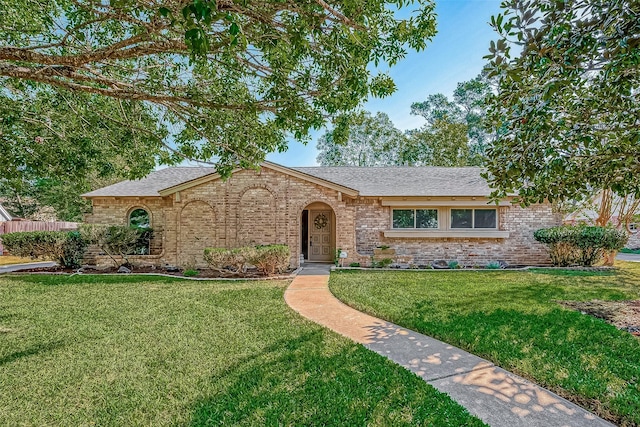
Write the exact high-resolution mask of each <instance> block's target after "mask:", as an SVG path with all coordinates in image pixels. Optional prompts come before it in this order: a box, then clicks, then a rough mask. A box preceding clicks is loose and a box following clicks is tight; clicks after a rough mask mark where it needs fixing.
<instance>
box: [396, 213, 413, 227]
mask: <svg viewBox="0 0 640 427" xmlns="http://www.w3.org/2000/svg"><path fill="white" fill-rule="evenodd" d="M413 212H414V211H413V209H394V210H393V228H413Z"/></svg>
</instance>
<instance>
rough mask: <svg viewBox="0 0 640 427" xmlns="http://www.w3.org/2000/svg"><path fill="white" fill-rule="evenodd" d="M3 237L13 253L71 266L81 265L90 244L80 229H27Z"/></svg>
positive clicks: (3, 241)
mask: <svg viewBox="0 0 640 427" xmlns="http://www.w3.org/2000/svg"><path fill="white" fill-rule="evenodd" d="M1 239H2V244H3V245H4V247H5V248H6V249H7V250H8V251H9V252H10V253H11V254H12V255H15V256H19V257H25V258H27V257H28V258H34V259H50V260H54V261H56V262H57V263H58V264H60V265H61V266H64V267H70V268H77V267H80V265H81V264H82V258H83V256H84V253H85V251H86V250H87V246H88V245H87V242H86V241H85V240H84V239H83V238H82V236H81V234H80V233H79V232H78V231H25V232H16V233H7V234H3V235H2V237H1Z"/></svg>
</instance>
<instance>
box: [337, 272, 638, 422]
mask: <svg viewBox="0 0 640 427" xmlns="http://www.w3.org/2000/svg"><path fill="white" fill-rule="evenodd" d="M618 265H619V266H620V267H621V269H620V270H619V271H617V272H584V271H566V270H565V271H562V270H537V271H529V272H522V271H495V272H488V271H486V272H485V271H475V272H465V271H445V272H437V271H433V272H375V271H372V272H361V271H338V272H334V273H332V274H331V279H330V287H331V290H332V292H333V293H334V294H335V295H336V296H337V297H338V298H340V299H341V300H342V301H344V302H346V303H347V304H349V305H351V306H353V307H355V308H357V309H359V310H362V311H365V312H367V313H370V314H372V315H374V316H378V317H381V318H383V319H386V320H388V321H391V322H394V323H397V324H399V325H401V326H404V327H406V328H409V329H413V330H416V331H419V332H422V333H424V334H426V335H430V336H433V337H436V338H438V339H441V340H443V341H445V342H448V343H450V344H453V345H456V346H459V347H461V348H463V349H465V350H467V351H469V352H471V353H474V354H477V355H479V356H481V357H484V358H486V359H489V360H491V361H493V362H494V363H496V364H497V365H499V366H501V367H503V368H505V369H507V370H510V371H513V372H515V373H518V374H520V375H522V376H524V377H527V378H530V379H532V380H534V381H535V382H537V383H538V384H541V385H543V386H545V387H548V388H550V389H551V390H553V391H555V392H556V393H558V394H560V395H562V396H564V397H566V398H569V399H570V400H573V401H574V402H576V403H579V404H581V405H582V406H584V407H586V408H588V409H590V410H592V411H594V412H596V413H598V414H599V415H600V416H602V417H605V418H608V419H610V420H613V421H615V422H617V423H619V424H621V425H640V340H639V339H638V338H635V337H633V336H632V335H631V334H629V333H627V332H623V331H620V330H618V329H616V328H615V327H613V326H611V325H609V324H607V323H605V322H604V321H602V320H599V319H595V318H593V317H590V316H587V315H584V314H581V313H580V312H577V311H572V310H569V309H565V308H563V307H561V306H560V305H559V304H557V303H556V302H555V301H558V300H576V301H588V300H593V299H601V300H625V299H639V298H640V264H637V263H619V264H618Z"/></svg>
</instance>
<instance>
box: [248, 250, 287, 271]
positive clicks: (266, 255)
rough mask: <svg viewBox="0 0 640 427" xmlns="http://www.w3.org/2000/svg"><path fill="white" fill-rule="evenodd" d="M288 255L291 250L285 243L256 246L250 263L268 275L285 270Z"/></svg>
mask: <svg viewBox="0 0 640 427" xmlns="http://www.w3.org/2000/svg"><path fill="white" fill-rule="evenodd" d="M290 257H291V252H290V251H289V246H287V245H267V246H258V247H257V248H256V251H255V254H254V256H253V258H251V259H250V263H251V264H253V265H254V266H256V268H257V269H258V271H259V272H261V273H262V274H264V275H266V276H268V275H271V274H277V273H284V272H285V271H287V268H289V259H290Z"/></svg>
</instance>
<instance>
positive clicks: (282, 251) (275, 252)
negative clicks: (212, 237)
mask: <svg viewBox="0 0 640 427" xmlns="http://www.w3.org/2000/svg"><path fill="white" fill-rule="evenodd" d="M290 256H291V253H290V251H289V247H288V246H287V245H266V246H257V247H256V246H243V247H240V248H235V249H226V248H206V249H205V250H204V259H205V261H206V262H207V264H209V267H210V268H211V269H213V270H216V271H218V272H221V273H229V272H234V273H238V274H242V273H244V272H246V269H247V265H253V266H255V267H256V268H257V269H258V271H259V272H260V273H262V274H264V275H270V274H276V273H283V272H284V271H286V270H287V268H288V267H289V259H290Z"/></svg>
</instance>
